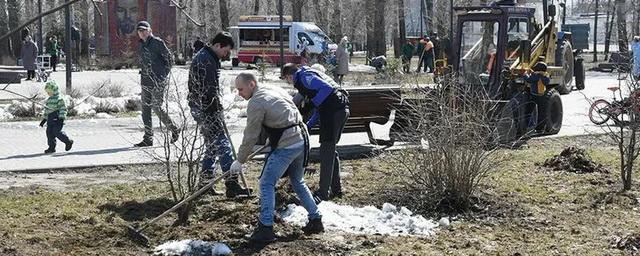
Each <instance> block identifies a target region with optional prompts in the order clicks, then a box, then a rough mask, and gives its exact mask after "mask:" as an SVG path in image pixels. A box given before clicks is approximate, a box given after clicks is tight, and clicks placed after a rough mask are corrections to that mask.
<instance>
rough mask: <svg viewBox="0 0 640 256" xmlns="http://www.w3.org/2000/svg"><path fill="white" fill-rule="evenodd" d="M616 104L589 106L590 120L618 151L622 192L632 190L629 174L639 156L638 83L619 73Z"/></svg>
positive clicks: (592, 104)
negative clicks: (599, 127)
mask: <svg viewBox="0 0 640 256" xmlns="http://www.w3.org/2000/svg"><path fill="white" fill-rule="evenodd" d="M618 86H619V87H620V88H619V90H618V92H617V93H618V94H619V96H620V99H621V100H619V101H615V102H608V101H606V100H603V99H598V100H595V101H592V100H590V99H588V101H589V102H591V108H590V110H589V118H590V119H591V121H593V122H594V123H599V124H601V125H602V130H603V131H604V132H605V134H606V136H607V138H609V140H611V141H612V142H614V143H615V144H616V145H617V147H618V154H619V157H620V162H619V165H618V168H619V169H620V178H621V180H622V189H623V191H626V190H629V189H631V184H632V173H633V167H634V164H635V161H636V159H637V158H638V156H639V155H640V123H639V122H638V118H640V117H639V116H638V114H639V113H640V82H638V81H637V80H636V79H633V78H632V77H631V75H630V74H628V73H618Z"/></svg>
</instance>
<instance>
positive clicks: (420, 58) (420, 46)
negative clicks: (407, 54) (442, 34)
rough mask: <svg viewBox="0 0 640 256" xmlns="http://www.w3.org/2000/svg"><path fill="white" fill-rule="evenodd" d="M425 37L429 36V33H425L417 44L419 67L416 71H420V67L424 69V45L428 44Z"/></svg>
mask: <svg viewBox="0 0 640 256" xmlns="http://www.w3.org/2000/svg"><path fill="white" fill-rule="evenodd" d="M425 38H427V35H424V36H423V37H422V38H420V40H418V43H417V44H416V53H417V54H418V68H417V69H416V73H420V69H422V63H423V62H424V61H423V59H424V46H425V44H426V42H425Z"/></svg>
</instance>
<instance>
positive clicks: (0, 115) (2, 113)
mask: <svg viewBox="0 0 640 256" xmlns="http://www.w3.org/2000/svg"><path fill="white" fill-rule="evenodd" d="M9 119H13V115H12V114H11V113H9V111H7V110H6V109H5V108H2V107H0V120H9Z"/></svg>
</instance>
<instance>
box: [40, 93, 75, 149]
mask: <svg viewBox="0 0 640 256" xmlns="http://www.w3.org/2000/svg"><path fill="white" fill-rule="evenodd" d="M44 90H45V91H46V92H47V95H49V98H47V101H46V103H45V108H44V110H43V112H42V117H43V119H42V122H40V127H43V126H44V124H45V123H46V124H47V144H48V145H49V148H47V149H46V150H45V151H44V153H45V154H51V153H54V152H56V138H57V139H59V140H60V141H62V142H63V143H64V144H65V146H64V150H65V151H69V150H71V147H72V146H73V140H71V139H69V137H68V136H67V134H66V133H64V132H63V131H62V127H64V119H65V118H66V117H67V104H66V103H65V101H64V97H63V95H62V94H61V93H60V90H59V88H58V84H57V83H56V82H55V81H49V82H47V83H46V84H45V86H44Z"/></svg>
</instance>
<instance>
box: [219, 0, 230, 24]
mask: <svg viewBox="0 0 640 256" xmlns="http://www.w3.org/2000/svg"><path fill="white" fill-rule="evenodd" d="M220 27H221V28H222V30H225V31H226V30H227V29H229V5H228V4H227V0H220Z"/></svg>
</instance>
